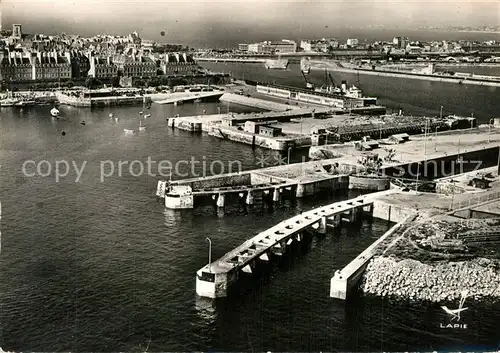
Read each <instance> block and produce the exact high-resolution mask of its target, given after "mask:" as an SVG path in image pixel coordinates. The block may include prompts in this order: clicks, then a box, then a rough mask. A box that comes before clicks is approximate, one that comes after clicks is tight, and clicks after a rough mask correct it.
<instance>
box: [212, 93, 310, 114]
mask: <svg viewBox="0 0 500 353" xmlns="http://www.w3.org/2000/svg"><path fill="white" fill-rule="evenodd" d="M220 101H222V102H228V103H232V104H239V105H244V106H247V107H254V108H259V109H264V110H271V111H276V112H281V111H286V110H290V109H298V108H301V107H299V106H298V105H291V104H284V103H279V102H273V101H270V100H264V99H259V98H255V97H247V96H243V95H239V94H235V93H224V95H223V96H222V97H221V98H220Z"/></svg>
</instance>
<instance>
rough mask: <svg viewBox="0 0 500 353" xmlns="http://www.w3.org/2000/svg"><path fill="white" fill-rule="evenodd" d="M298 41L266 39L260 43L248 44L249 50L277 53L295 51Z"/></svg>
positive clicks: (251, 51)
mask: <svg viewBox="0 0 500 353" xmlns="http://www.w3.org/2000/svg"><path fill="white" fill-rule="evenodd" d="M296 51H297V43H296V42H295V41H293V40H288V39H282V40H281V41H265V42H260V43H252V44H248V52H250V53H259V54H275V53H295V52H296Z"/></svg>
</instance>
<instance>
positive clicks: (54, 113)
mask: <svg viewBox="0 0 500 353" xmlns="http://www.w3.org/2000/svg"><path fill="white" fill-rule="evenodd" d="M50 115H52V116H54V117H58V116H59V110H57V109H56V108H55V107H54V108H52V109H51V110H50Z"/></svg>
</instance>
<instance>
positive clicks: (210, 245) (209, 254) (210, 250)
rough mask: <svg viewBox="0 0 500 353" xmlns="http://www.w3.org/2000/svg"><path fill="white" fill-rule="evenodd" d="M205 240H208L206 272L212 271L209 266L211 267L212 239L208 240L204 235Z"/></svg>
mask: <svg viewBox="0 0 500 353" xmlns="http://www.w3.org/2000/svg"><path fill="white" fill-rule="evenodd" d="M205 239H206V240H207V241H208V272H210V273H211V272H212V271H211V267H212V241H211V240H210V238H209V237H206V238H205Z"/></svg>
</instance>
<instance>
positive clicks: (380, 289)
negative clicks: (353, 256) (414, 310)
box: [361, 257, 500, 302]
mask: <svg viewBox="0 0 500 353" xmlns="http://www.w3.org/2000/svg"><path fill="white" fill-rule="evenodd" d="M361 290H362V291H363V292H364V293H366V294H370V295H375V296H381V297H393V298H400V299H403V300H404V299H409V300H415V301H431V302H441V301H449V300H455V299H459V298H460V295H461V292H462V291H464V290H467V291H468V296H469V297H473V298H475V299H476V300H481V299H488V300H500V266H499V264H498V262H496V261H494V260H488V259H484V258H479V259H474V260H471V261H462V262H437V263H433V264H423V263H421V262H419V261H417V260H412V259H404V260H396V259H394V258H392V257H376V258H374V259H373V260H371V262H370V263H369V264H368V266H367V268H366V271H365V274H364V276H363V280H362V283H361Z"/></svg>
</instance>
